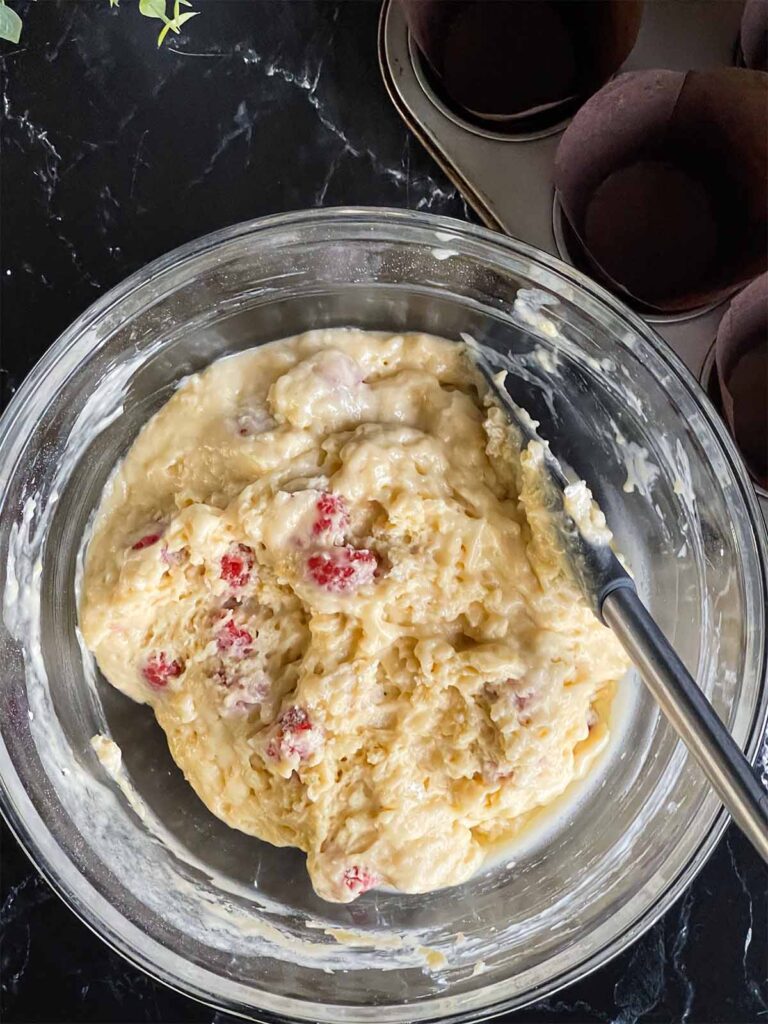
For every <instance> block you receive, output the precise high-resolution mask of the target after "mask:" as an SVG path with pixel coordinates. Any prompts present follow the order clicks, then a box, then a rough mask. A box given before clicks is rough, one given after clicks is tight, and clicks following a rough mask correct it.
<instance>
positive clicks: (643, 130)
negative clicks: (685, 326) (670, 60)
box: [555, 68, 768, 313]
mask: <svg viewBox="0 0 768 1024" xmlns="http://www.w3.org/2000/svg"><path fill="white" fill-rule="evenodd" d="M766 124H768V75H765V74H763V73H761V72H758V71H748V70H745V69H738V68H723V69H720V70H716V71H701V72H700V71H689V72H687V73H683V72H676V71H665V70H659V71H636V72H630V73H628V74H625V75H621V76H620V77H618V78H617V79H615V80H614V81H613V82H610V83H609V84H608V85H607V86H605V87H604V88H603V89H601V90H600V92H598V93H597V94H596V95H595V96H593V97H592V99H590V100H589V101H588V102H587V103H586V104H585V105H584V107H582V109H581V110H580V111H579V112H578V113H577V114H576V116H575V117H574V119H573V121H572V123H571V124H570V126H569V127H568V128H567V130H566V131H565V133H564V135H563V138H562V140H561V142H560V146H559V147H558V152H557V157H556V163H555V185H556V188H557V190H558V194H559V197H560V202H561V206H562V209H563V213H564V215H565V219H566V221H567V225H568V227H569V228H570V232H571V234H572V235H573V236H574V239H575V243H576V247H577V252H575V253H574V258H575V259H576V261H577V262H581V263H582V264H584V265H585V267H586V269H588V270H589V271H590V272H591V273H592V274H593V275H594V276H595V277H597V278H598V279H600V280H601V281H602V282H603V283H605V284H607V285H608V287H610V288H611V289H612V290H613V291H615V292H617V293H618V294H619V295H621V296H623V297H626V298H627V299H628V300H630V301H631V302H633V303H634V304H635V305H637V306H639V307H640V308H641V309H644V310H648V311H653V312H665V313H674V312H682V311H687V310H690V309H696V308H697V307H700V306H704V305H707V304H710V303H713V302H717V301H720V300H721V299H723V298H725V297H727V296H728V295H729V294H731V293H732V292H733V291H734V290H735V289H736V288H738V287H740V286H742V285H744V284H746V283H747V282H748V281H750V280H751V279H752V278H754V277H755V276H756V275H757V274H759V273H761V272H762V271H764V270H765V269H766V266H768V131H767V130H766Z"/></svg>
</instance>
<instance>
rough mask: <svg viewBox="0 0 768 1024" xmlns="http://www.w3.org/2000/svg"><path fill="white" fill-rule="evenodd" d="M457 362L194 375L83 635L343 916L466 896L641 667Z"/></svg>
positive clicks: (320, 334) (220, 793) (596, 742)
mask: <svg viewBox="0 0 768 1024" xmlns="http://www.w3.org/2000/svg"><path fill="white" fill-rule="evenodd" d="M533 454H534V453H532V452H526V453H524V454H523V455H522V457H521V456H520V455H519V454H518V453H517V452H516V450H515V447H514V445H513V444H512V443H511V440H510V437H509V436H508V432H507V429H506V426H505V421H504V417H503V415H502V413H501V412H500V411H499V410H498V409H497V408H495V407H494V406H492V405H489V406H487V407H486V403H485V402H484V386H483V384H482V381H481V380H480V379H479V378H478V376H477V374H476V372H475V371H474V370H473V368H472V366H471V364H470V362H469V360H468V358H467V356H466V353H465V352H464V350H463V348H462V346H460V345H457V344H455V343H451V342H447V341H443V340H440V339H437V338H433V337H429V336H427V335H422V334H410V335H393V336H389V335H384V334H373V333H363V332H359V331H355V330H329V331H313V332H310V333H308V334H305V335H302V336H300V337H297V338H292V339H289V340H287V341H282V342H276V343H274V344H272V345H268V346H264V347H261V348H259V349H254V350H251V351H248V352H245V353H243V354H240V355H237V356H233V357H230V358H228V359H224V360H221V361H219V362H217V363H215V364H213V365H212V366H210V367H209V368H208V369H207V370H205V371H204V372H203V373H201V374H199V375H197V376H195V377H192V378H190V379H189V380H187V381H186V382H185V383H184V384H183V386H182V387H181V388H180V389H179V390H178V391H177V392H176V394H175V395H174V396H173V397H172V398H171V399H170V401H169V402H168V403H167V404H166V405H165V406H164V407H163V408H162V409H161V410H160V411H159V412H158V413H157V414H156V415H155V416H154V417H153V418H152V419H151V420H150V421H149V423H148V424H147V425H146V427H145V428H144V430H143V431H142V432H141V434H140V435H139V437H138V438H137V439H136V441H135V443H134V445H133V447H132V448H131V450H130V452H129V453H128V455H127V457H126V459H125V460H124V462H123V463H122V464H121V466H120V467H118V470H117V471H116V473H115V475H114V476H113V478H112V481H111V482H110V484H109V486H108V487H107V489H106V491H105V493H104V495H103V498H102V502H101V506H100V509H99V513H98V516H97V520H96V523H95V526H94V532H93V537H92V539H91V541H90V544H89V547H88V552H87V560H86V573H85V581H84V588H83V596H82V601H81V608H80V620H81V622H80V624H81V629H82V632H83V635H84V637H85V640H86V642H87V644H88V646H89V648H90V649H91V650H92V651H93V652H94V654H95V655H96V658H97V660H98V663H99V666H100V668H101V670H102V671H103V673H104V675H105V676H106V677H107V679H108V680H109V681H110V682H111V683H112V684H114V685H115V686H116V687H118V688H119V689H120V690H122V691H123V692H125V693H126V694H128V695H129V696H131V697H133V698H134V699H135V700H139V701H144V702H147V703H149V704H151V706H152V708H153V709H154V712H155V715H156V716H157V720H158V722H159V723H160V725H161V726H162V728H163V729H164V730H165V732H166V735H167V737H168V743H169V745H170V749H171V752H172V754H173V757H174V759H175V760H176V762H177V764H178V765H179V766H180V768H181V769H182V771H183V772H184V774H185V776H186V778H187V780H188V781H189V783H190V784H191V785H192V786H193V788H194V789H195V791H196V792H197V794H198V795H199V797H200V798H201V799H202V800H203V801H204V802H205V804H206V805H207V806H208V807H209V808H210V810H211V811H212V812H213V813H214V814H216V815H218V816H219V817H220V818H221V819H222V820H224V821H225V822H227V824H229V825H231V826H233V827H234V828H238V829H241V830H242V831H244V832H247V833H250V834H252V835H255V836H259V837H260V838H262V839H265V840H268V841H269V842H271V843H274V844H277V845H292V846H297V847H299V848H301V849H302V850H305V851H306V853H307V864H308V869H309V873H310V876H311V879H312V883H313V885H314V887H315V889H316V890H317V892H318V893H319V894H320V895H321V896H323V897H325V898H326V899H329V900H336V901H348V900H351V899H354V898H355V897H356V896H357V895H359V894H360V893H361V892H363V891H365V890H366V889H369V888H372V887H375V886H377V885H380V884H385V885H388V886H393V887H395V888H397V889H400V890H402V891H405V892H423V891H427V890H432V889H436V888H439V887H441V886H445V885H451V884H455V883H458V882H460V881H462V880H464V879H466V878H467V877H469V876H470V875H471V874H472V873H473V871H475V870H476V869H477V867H478V866H479V864H480V863H481V861H482V859H483V857H484V853H485V851H486V849H487V847H488V845H489V844H490V843H492V842H495V841H497V840H499V839H500V838H501V837H503V836H505V835H507V834H509V833H510V832H512V831H514V829H515V827H516V825H517V824H519V822H520V821H521V820H522V818H523V816H525V815H526V814H527V813H528V812H530V811H531V810H532V809H534V808H536V807H539V806H541V805H543V804H546V803H547V802H549V801H551V800H552V799H554V797H556V796H557V795H559V794H560V793H561V792H562V791H563V790H564V789H565V788H566V786H567V785H568V784H569V783H570V782H571V781H572V780H573V779H574V778H575V777H577V776H579V775H580V774H582V773H583V771H584V770H585V769H586V767H587V765H588V764H589V762H590V761H591V760H592V758H593V757H594V754H595V753H596V752H597V751H598V750H599V749H600V747H601V745H602V744H603V743H604V741H605V738H606V726H605V723H604V721H603V720H602V715H603V713H604V709H605V705H606V704H607V701H608V698H609V697H610V694H611V692H612V688H613V686H614V684H615V682H616V680H617V679H618V678H619V677H620V676H621V675H622V673H623V672H624V670H625V668H626V661H625V658H624V655H623V653H622V652H621V650H620V648H619V646H618V644H617V642H616V640H615V639H614V637H613V635H612V634H611V633H610V632H609V631H608V630H607V629H605V627H603V626H602V625H600V624H599V623H598V622H597V620H596V619H595V618H594V616H593V615H592V614H591V612H590V611H589V610H588V609H587V607H586V605H585V604H584V603H583V601H582V600H581V598H580V596H579V595H578V593H577V591H576V589H575V587H574V586H573V585H572V584H571V583H570V581H569V580H568V578H567V577H566V575H565V574H564V572H563V570H562V567H561V565H560V562H559V558H558V555H557V552H556V551H554V550H553V549H552V548H551V547H550V545H549V542H548V540H547V536H548V535H547V531H546V530H545V529H539V528H538V525H537V524H540V523H541V516H542V514H543V513H542V508H541V502H540V493H539V484H540V478H539V474H538V470H537V468H536V459H535V458H534V457H533Z"/></svg>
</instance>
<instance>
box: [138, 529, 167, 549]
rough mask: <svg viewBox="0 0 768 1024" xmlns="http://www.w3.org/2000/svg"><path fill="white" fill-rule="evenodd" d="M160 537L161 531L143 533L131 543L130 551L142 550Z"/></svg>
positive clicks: (155, 542)
mask: <svg viewBox="0 0 768 1024" xmlns="http://www.w3.org/2000/svg"><path fill="white" fill-rule="evenodd" d="M161 537H162V533H145V534H144V536H143V537H140V538H139V540H137V541H136V543H135V544H131V551H143V550H144V548H150V547H152V545H153V544H157V542H158V541H159V540H160V538H161Z"/></svg>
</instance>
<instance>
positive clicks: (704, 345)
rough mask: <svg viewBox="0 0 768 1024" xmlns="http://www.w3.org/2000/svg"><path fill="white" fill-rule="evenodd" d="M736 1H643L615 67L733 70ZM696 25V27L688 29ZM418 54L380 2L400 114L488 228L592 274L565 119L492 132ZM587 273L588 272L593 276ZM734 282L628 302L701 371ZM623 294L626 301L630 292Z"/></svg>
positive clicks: (388, 82)
mask: <svg viewBox="0 0 768 1024" xmlns="http://www.w3.org/2000/svg"><path fill="white" fill-rule="evenodd" d="M740 23H741V6H740V5H739V4H735V3H731V2H728V0H722V2H714V3H713V2H712V0H691V2H688V3H686V4H680V3H678V2H677V0H654V2H653V3H650V4H646V5H645V11H644V17H643V23H642V26H641V29H640V35H639V37H638V40H637V43H636V45H635V47H634V49H633V51H632V53H631V54H630V56H629V58H628V59H627V61H626V62H625V64H624V65H623V66H622V68H621V69H620V72H623V71H630V70H639V69H643V68H654V67H655V68H658V67H663V68H669V69H671V70H677V71H685V70H688V69H689V68H694V69H698V70H707V69H716V68H725V67H733V66H734V63H735V60H736V57H737V54H738V41H739V30H740ZM692 24H695V25H696V32H695V33H691V32H690V26H691V25H692ZM421 59H422V58H421V56H420V53H419V51H418V49H417V47H416V46H415V44H414V43H412V41H411V40H410V37H409V33H408V27H407V24H406V21H405V18H404V16H403V13H402V11H401V10H400V8H399V6H398V4H397V3H396V2H395V0H385V3H384V5H383V7H382V12H381V19H380V24H379V62H380V66H381V72H382V76H383V79H384V83H385V86H386V88H387V90H388V92H389V95H390V98H391V99H392V102H393V103H394V105H395V107H396V108H397V110H398V112H399V113H400V115H401V117H402V118H403V120H404V121H405V122H406V124H407V125H408V126H409V127H410V128H411V130H412V131H413V132H414V134H415V135H416V137H417V138H418V139H419V141H420V142H421V143H422V145H423V146H424V147H425V148H426V149H427V151H428V152H429V153H430V154H431V156H432V157H433V158H434V159H435V161H436V162H437V163H438V164H439V165H440V166H441V168H442V169H443V171H444V172H445V173H446V174H447V176H448V177H449V178H450V179H451V181H452V182H453V183H454V184H455V186H456V188H457V189H458V190H459V191H460V192H461V194H462V195H463V197H464V199H465V200H466V202H467V204H468V205H469V206H471V207H472V209H473V211H474V212H475V213H476V214H477V216H478V217H479V218H480V220H481V221H482V222H483V223H484V224H485V225H486V226H487V227H490V228H493V229H494V230H497V231H501V232H503V233H504V234H507V235H509V236H511V237H514V238H519V239H520V240H522V241H525V242H528V243H529V244H532V245H535V246H537V247H538V248H540V249H542V250H543V251H544V252H548V253H552V254H554V255H557V256H559V257H560V258H561V259H563V260H564V261H565V262H566V263H569V264H571V265H573V266H576V267H579V269H581V270H582V271H585V272H586V273H589V270H588V268H585V266H584V259H583V258H580V257H579V256H577V254H576V252H575V251H574V249H575V247H574V244H573V242H572V241H571V239H570V238H569V229H568V224H567V222H566V220H565V217H564V215H563V213H562V210H561V209H560V204H559V201H558V198H557V196H556V193H555V188H554V182H553V178H554V161H555V154H556V151H557V147H558V145H559V142H560V139H561V137H562V133H563V131H564V130H565V128H566V127H567V126H568V124H569V123H570V118H569V119H565V120H563V121H561V122H560V123H559V124H557V125H554V126H552V127H550V128H548V129H545V130H542V131H540V132H532V133H525V132H521V133H519V134H517V135H513V134H507V133H501V132H493V131H491V130H488V129H485V128H483V127H480V126H478V125H477V124H475V123H473V122H471V121H469V120H468V119H465V118H462V116H461V115H460V114H459V113H457V112H456V111H455V110H453V109H451V108H450V107H448V105H447V104H446V103H445V102H444V100H443V99H442V98H441V97H440V96H438V95H437V94H436V93H435V91H434V89H433V88H432V87H431V85H430V81H429V76H428V75H427V74H425V72H424V69H423V67H421ZM590 276H592V275H590ZM738 290H739V289H738V288H735V289H734V290H733V291H732V292H731V293H729V294H727V295H725V296H723V297H722V298H721V299H719V300H718V301H716V302H713V303H710V304H707V305H704V306H701V307H699V308H697V309H693V310H688V311H684V312H675V313H660V312H657V311H651V310H648V309H647V308H640V306H639V305H635V306H633V304H632V302H631V300H630V301H629V302H628V303H627V304H628V305H629V306H630V307H632V308H634V309H635V311H636V312H637V313H638V315H640V316H641V317H642V318H643V319H644V320H645V321H646V322H647V323H648V324H650V325H652V326H653V328H654V329H655V330H656V332H657V333H658V334H659V335H661V337H662V338H663V339H664V340H665V341H666V342H667V343H668V344H669V346H670V347H671V348H672V349H673V351H674V352H675V353H676V354H677V355H678V356H679V357H680V358H681V359H682V360H683V362H684V363H685V364H686V365H687V366H688V368H689V369H690V370H691V371H692V372H693V373H694V375H695V376H696V377H697V378H700V376H701V374H702V367H703V364H704V360H705V356H706V355H707V351H708V348H709V346H710V345H711V343H712V339H713V338H714V337H715V335H716V334H717V329H718V326H719V323H720V320H721V319H722V317H723V315H724V314H725V312H726V310H727V309H728V302H729V299H730V298H731V297H732V295H733V294H735V293H736V292H737V291H738ZM623 301H625V302H626V301H627V300H626V298H624V299H623Z"/></svg>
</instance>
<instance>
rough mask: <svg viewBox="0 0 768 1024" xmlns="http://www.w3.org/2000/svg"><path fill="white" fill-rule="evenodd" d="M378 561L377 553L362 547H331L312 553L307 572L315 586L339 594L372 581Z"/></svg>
mask: <svg viewBox="0 0 768 1024" xmlns="http://www.w3.org/2000/svg"><path fill="white" fill-rule="evenodd" d="M378 564H379V562H378V559H377V558H376V555H375V554H374V553H373V552H372V551H368V550H367V549H365V548H361V549H357V548H353V547H345V548H331V549H330V550H329V551H321V552H318V553H317V554H315V555H311V556H310V557H309V558H308V559H307V571H308V572H309V576H310V578H311V579H312V580H313V581H314V582H315V583H316V584H317V585H318V587H322V588H323V589H324V590H328V591H330V592H331V593H334V594H340V593H343V592H344V591H348V590H356V589H357V588H358V587H363V586H365V585H366V584H367V583H371V582H372V581H373V579H374V576H375V575H376V569H377V568H378Z"/></svg>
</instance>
